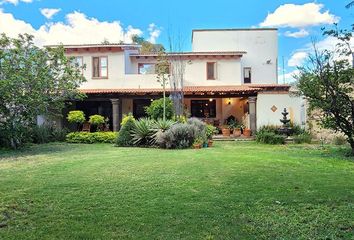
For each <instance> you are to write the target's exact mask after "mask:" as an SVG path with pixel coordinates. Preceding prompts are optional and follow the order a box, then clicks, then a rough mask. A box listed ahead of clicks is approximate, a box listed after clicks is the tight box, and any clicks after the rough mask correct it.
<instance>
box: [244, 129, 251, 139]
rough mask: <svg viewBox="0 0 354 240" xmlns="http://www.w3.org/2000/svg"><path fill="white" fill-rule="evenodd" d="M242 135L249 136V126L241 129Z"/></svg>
mask: <svg viewBox="0 0 354 240" xmlns="http://www.w3.org/2000/svg"><path fill="white" fill-rule="evenodd" d="M243 135H244V136H245V137H250V136H251V129H249V128H245V129H243Z"/></svg>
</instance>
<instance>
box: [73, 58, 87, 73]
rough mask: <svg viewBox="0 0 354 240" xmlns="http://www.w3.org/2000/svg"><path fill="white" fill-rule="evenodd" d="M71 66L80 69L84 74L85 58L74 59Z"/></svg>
mask: <svg viewBox="0 0 354 240" xmlns="http://www.w3.org/2000/svg"><path fill="white" fill-rule="evenodd" d="M71 64H72V65H73V66H75V67H78V68H80V69H81V71H82V73H83V70H84V63H83V57H74V58H73V60H72V62H71Z"/></svg>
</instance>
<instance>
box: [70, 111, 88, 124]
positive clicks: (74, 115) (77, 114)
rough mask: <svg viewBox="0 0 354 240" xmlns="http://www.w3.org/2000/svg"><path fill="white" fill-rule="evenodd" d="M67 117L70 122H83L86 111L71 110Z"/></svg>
mask: <svg viewBox="0 0 354 240" xmlns="http://www.w3.org/2000/svg"><path fill="white" fill-rule="evenodd" d="M66 119H67V120H68V122H69V123H77V124H82V123H84V122H85V120H86V118H85V114H84V112H83V111H79V110H75V111H70V112H69V113H68V116H67V118H66Z"/></svg>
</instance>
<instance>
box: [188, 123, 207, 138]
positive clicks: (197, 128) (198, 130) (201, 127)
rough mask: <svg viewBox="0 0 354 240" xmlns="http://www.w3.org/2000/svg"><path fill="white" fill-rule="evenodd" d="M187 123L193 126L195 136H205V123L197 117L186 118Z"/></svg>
mask: <svg viewBox="0 0 354 240" xmlns="http://www.w3.org/2000/svg"><path fill="white" fill-rule="evenodd" d="M187 124H189V125H191V126H193V127H194V135H195V137H202V138H206V123H204V122H202V121H201V120H199V119H198V118H190V119H188V120H187Z"/></svg>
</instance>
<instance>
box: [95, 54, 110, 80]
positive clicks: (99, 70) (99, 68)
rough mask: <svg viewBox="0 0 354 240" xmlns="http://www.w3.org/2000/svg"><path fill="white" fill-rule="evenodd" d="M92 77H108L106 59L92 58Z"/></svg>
mask: <svg viewBox="0 0 354 240" xmlns="http://www.w3.org/2000/svg"><path fill="white" fill-rule="evenodd" d="M92 77H93V78H107V77H108V58H107V57H93V58H92Z"/></svg>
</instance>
